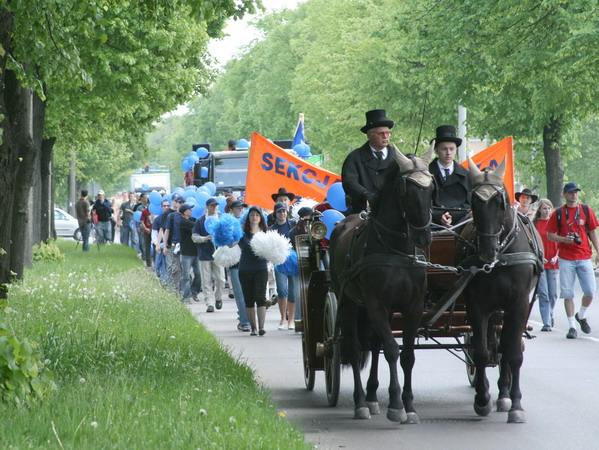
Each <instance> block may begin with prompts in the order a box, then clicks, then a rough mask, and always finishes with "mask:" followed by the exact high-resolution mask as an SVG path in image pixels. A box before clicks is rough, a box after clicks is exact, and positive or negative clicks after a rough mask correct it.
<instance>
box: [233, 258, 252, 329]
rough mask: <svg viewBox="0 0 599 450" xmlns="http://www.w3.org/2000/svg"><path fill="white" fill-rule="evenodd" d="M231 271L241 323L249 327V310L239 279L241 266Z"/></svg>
mask: <svg viewBox="0 0 599 450" xmlns="http://www.w3.org/2000/svg"><path fill="white" fill-rule="evenodd" d="M229 273H230V274H231V285H232V286H233V293H234V294H235V303H237V315H238V316H239V323H240V324H241V326H242V327H249V326H250V321H249V320H248V315H247V311H246V310H245V300H244V299H243V290H242V289H241V282H240V281H239V268H236V269H229Z"/></svg>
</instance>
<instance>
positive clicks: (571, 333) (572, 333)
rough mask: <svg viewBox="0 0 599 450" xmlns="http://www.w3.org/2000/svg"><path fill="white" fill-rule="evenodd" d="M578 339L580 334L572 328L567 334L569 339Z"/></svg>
mask: <svg viewBox="0 0 599 450" xmlns="http://www.w3.org/2000/svg"><path fill="white" fill-rule="evenodd" d="M577 337H578V333H577V332H576V329H575V328H570V329H569V330H568V334H566V338H567V339H576V338H577Z"/></svg>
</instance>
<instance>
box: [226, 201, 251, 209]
mask: <svg viewBox="0 0 599 450" xmlns="http://www.w3.org/2000/svg"><path fill="white" fill-rule="evenodd" d="M240 206H242V207H244V208H247V207H248V205H247V204H246V203H243V202H242V201H239V200H235V201H233V202H231V204H230V205H229V208H238V207H240Z"/></svg>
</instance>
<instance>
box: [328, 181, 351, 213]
mask: <svg viewBox="0 0 599 450" xmlns="http://www.w3.org/2000/svg"><path fill="white" fill-rule="evenodd" d="M327 201H328V202H329V203H330V204H331V206H332V207H333V208H335V209H336V210H337V211H345V210H347V204H346V203H345V191H344V190H343V185H342V184H341V183H340V182H337V183H333V184H332V185H331V186H330V187H329V189H328V190H327Z"/></svg>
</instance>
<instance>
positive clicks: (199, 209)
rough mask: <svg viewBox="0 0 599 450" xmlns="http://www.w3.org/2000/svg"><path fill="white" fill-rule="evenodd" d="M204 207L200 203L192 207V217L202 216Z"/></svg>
mask: <svg viewBox="0 0 599 450" xmlns="http://www.w3.org/2000/svg"><path fill="white" fill-rule="evenodd" d="M205 209H206V208H204V207H203V206H200V204H198V205H197V206H196V207H195V208H193V209H192V210H191V217H193V218H194V219H199V218H200V217H202V216H203V215H204V210H205Z"/></svg>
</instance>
